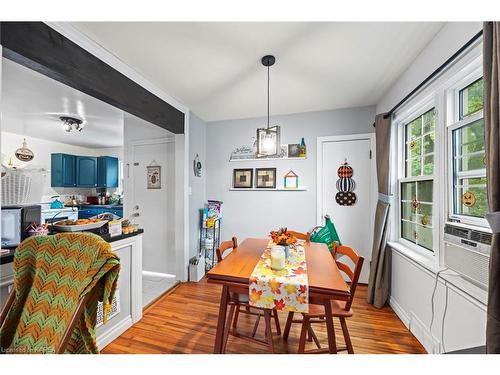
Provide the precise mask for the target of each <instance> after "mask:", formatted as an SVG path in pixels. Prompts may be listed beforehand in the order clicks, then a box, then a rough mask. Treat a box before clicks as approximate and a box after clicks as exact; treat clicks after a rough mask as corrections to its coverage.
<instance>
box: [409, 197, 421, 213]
mask: <svg viewBox="0 0 500 375" xmlns="http://www.w3.org/2000/svg"><path fill="white" fill-rule="evenodd" d="M411 208H413V210H414V211H417V210H418V209H419V208H420V202H419V201H418V200H417V197H413V198H412V199H411Z"/></svg>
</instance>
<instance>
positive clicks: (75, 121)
mask: <svg viewBox="0 0 500 375" xmlns="http://www.w3.org/2000/svg"><path fill="white" fill-rule="evenodd" d="M59 119H60V120H61V121H62V127H63V129H64V131H66V132H68V133H70V132H71V131H73V130H75V131H79V132H81V131H82V130H83V128H84V127H85V124H84V122H83V120H82V119H79V118H76V117H69V116H61V117H59Z"/></svg>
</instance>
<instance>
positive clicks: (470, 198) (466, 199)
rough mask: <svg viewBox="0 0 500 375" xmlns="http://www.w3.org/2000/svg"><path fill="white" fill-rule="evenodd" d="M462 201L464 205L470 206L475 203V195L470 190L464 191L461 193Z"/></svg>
mask: <svg viewBox="0 0 500 375" xmlns="http://www.w3.org/2000/svg"><path fill="white" fill-rule="evenodd" d="M462 203H463V205H464V206H465V207H472V206H474V205H475V204H476V196H475V195H474V193H472V192H470V191H466V192H465V193H463V195H462Z"/></svg>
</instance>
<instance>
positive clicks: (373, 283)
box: [366, 113, 391, 308]
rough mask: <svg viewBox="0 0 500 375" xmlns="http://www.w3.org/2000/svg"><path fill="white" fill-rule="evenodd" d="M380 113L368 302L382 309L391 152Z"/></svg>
mask: <svg viewBox="0 0 500 375" xmlns="http://www.w3.org/2000/svg"><path fill="white" fill-rule="evenodd" d="M385 115H386V114H385V113H382V114H379V115H377V116H376V117H375V136H376V142H377V144H376V155H377V181H378V201H377V208H376V210H375V223H374V235H373V246H372V260H371V262H370V277H369V281H368V294H367V297H366V299H367V301H368V303H370V304H373V305H374V306H375V307H377V308H381V307H383V306H384V305H385V303H386V302H387V299H388V298H389V289H390V284H391V280H390V276H391V263H390V251H387V235H388V232H389V227H388V219H389V208H390V195H389V194H390V173H389V172H390V149H391V118H390V116H389V117H388V118H384V116H385Z"/></svg>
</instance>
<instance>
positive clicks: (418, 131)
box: [406, 116, 422, 140]
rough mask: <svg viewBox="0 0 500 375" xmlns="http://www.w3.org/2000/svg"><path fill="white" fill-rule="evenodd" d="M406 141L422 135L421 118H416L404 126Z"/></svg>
mask: <svg viewBox="0 0 500 375" xmlns="http://www.w3.org/2000/svg"><path fill="white" fill-rule="evenodd" d="M406 134H407V137H406V139H407V140H410V139H415V138H418V137H420V136H421V135H422V117H420V116H419V117H417V118H416V119H415V120H413V121H412V122H410V123H409V124H408V125H407V126H406Z"/></svg>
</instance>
